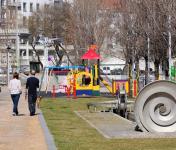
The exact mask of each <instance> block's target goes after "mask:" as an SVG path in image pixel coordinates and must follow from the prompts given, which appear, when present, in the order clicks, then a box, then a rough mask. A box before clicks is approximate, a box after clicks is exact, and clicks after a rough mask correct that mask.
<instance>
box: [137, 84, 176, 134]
mask: <svg viewBox="0 0 176 150" xmlns="http://www.w3.org/2000/svg"><path fill="white" fill-rule="evenodd" d="M134 113H135V119H136V122H137V124H138V126H139V128H140V129H141V130H142V131H146V132H176V83H174V82H171V81H156V82H153V83H150V84H149V85H147V86H146V87H144V88H143V89H142V90H141V92H140V93H139V95H138V96H137V99H136V102H135V109H134Z"/></svg>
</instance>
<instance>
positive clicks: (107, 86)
mask: <svg viewBox="0 0 176 150" xmlns="http://www.w3.org/2000/svg"><path fill="white" fill-rule="evenodd" d="M100 81H101V82H102V83H103V84H104V86H105V87H106V88H107V89H108V90H109V92H110V93H112V94H113V91H112V86H110V85H109V84H108V82H107V81H105V80H104V79H103V78H102V77H101V76H100Z"/></svg>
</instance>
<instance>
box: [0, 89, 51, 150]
mask: <svg viewBox="0 0 176 150" xmlns="http://www.w3.org/2000/svg"><path fill="white" fill-rule="evenodd" d="M18 108H19V116H12V101H11V98H10V95H9V92H8V89H7V87H2V92H1V93H0V150H12V149H13V150H47V149H48V145H47V141H46V138H45V134H44V131H43V129H42V127H41V123H40V120H39V118H40V116H41V115H42V114H41V113H39V110H37V113H38V115H35V116H29V111H28V105H27V101H26V100H25V99H24V95H23V94H22V95H21V97H20V101H19V107H18Z"/></svg>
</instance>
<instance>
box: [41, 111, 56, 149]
mask: <svg viewBox="0 0 176 150" xmlns="http://www.w3.org/2000/svg"><path fill="white" fill-rule="evenodd" d="M38 116H39V121H40V124H41V127H42V129H43V131H44V135H45V140H46V143H47V146H48V150H57V148H56V145H55V143H54V138H53V136H52V134H51V133H50V131H49V129H48V126H47V124H46V122H45V119H44V117H43V113H42V111H41V110H39V115H38Z"/></svg>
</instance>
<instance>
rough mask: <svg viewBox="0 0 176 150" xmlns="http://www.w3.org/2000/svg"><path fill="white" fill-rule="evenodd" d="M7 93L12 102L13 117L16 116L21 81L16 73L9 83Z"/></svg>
mask: <svg viewBox="0 0 176 150" xmlns="http://www.w3.org/2000/svg"><path fill="white" fill-rule="evenodd" d="M9 91H10V95H11V98H12V101H13V116H16V115H18V102H19V99H20V94H21V93H22V90H21V81H20V80H19V74H18V73H17V72H15V73H14V74H13V79H12V80H10V82H9Z"/></svg>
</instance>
